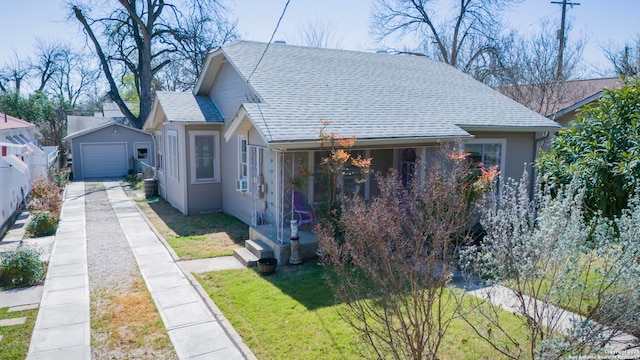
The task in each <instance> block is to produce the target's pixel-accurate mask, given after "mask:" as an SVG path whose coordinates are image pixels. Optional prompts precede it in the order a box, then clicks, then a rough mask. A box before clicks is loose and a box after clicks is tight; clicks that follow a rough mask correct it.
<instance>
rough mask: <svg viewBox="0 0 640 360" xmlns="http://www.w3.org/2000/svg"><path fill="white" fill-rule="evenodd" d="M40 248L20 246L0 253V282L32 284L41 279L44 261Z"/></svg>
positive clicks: (20, 284)
mask: <svg viewBox="0 0 640 360" xmlns="http://www.w3.org/2000/svg"><path fill="white" fill-rule="evenodd" d="M40 253H41V252H40V249H38V248H34V247H28V246H22V247H19V248H17V249H12V250H8V251H5V252H4V253H2V254H1V255H0V258H1V259H2V260H0V283H2V284H3V285H9V286H27V285H33V284H35V283H37V282H39V281H41V280H42V278H43V275H44V262H43V261H42V260H40Z"/></svg>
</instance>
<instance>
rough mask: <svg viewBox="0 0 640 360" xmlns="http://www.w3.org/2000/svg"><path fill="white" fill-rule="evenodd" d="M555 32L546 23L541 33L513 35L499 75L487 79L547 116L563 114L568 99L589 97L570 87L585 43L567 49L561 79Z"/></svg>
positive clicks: (579, 42)
mask: <svg viewBox="0 0 640 360" xmlns="http://www.w3.org/2000/svg"><path fill="white" fill-rule="evenodd" d="M555 28H556V26H555V25H552V24H550V23H548V22H543V23H542V26H541V31H540V32H539V33H535V34H528V35H522V34H519V33H516V32H512V33H511V34H510V35H509V36H508V42H507V43H505V45H504V51H503V52H502V54H501V56H500V58H499V59H498V66H497V67H496V71H494V73H493V74H491V76H490V77H489V78H488V79H487V80H488V81H487V82H488V83H489V84H490V85H492V86H495V87H496V88H497V89H498V91H500V92H502V93H503V94H505V95H507V96H509V97H510V98H512V99H513V100H515V101H517V102H519V103H521V104H523V105H525V106H527V107H528V108H530V109H531V110H533V111H535V112H537V113H539V114H542V115H544V116H547V115H551V114H553V113H555V112H557V111H558V110H560V109H559V106H560V104H563V103H565V102H566V101H567V100H568V99H573V98H576V101H577V99H582V97H584V95H586V94H583V93H579V92H580V89H576V88H572V87H570V85H569V84H567V80H570V79H572V78H575V77H576V74H577V72H578V71H577V70H578V63H579V61H580V59H581V57H582V51H583V48H584V41H583V40H582V39H578V40H576V41H573V42H571V43H569V44H567V45H566V46H565V49H564V56H563V63H564V64H563V66H562V74H560V77H558V72H557V69H558V50H559V49H558V46H559V45H558V41H557V36H556V30H555ZM567 31H568V30H567Z"/></svg>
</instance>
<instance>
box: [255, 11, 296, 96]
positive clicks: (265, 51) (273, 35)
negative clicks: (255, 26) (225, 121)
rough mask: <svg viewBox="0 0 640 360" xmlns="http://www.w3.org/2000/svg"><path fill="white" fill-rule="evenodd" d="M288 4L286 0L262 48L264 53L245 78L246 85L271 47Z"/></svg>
mask: <svg viewBox="0 0 640 360" xmlns="http://www.w3.org/2000/svg"><path fill="white" fill-rule="evenodd" d="M290 2H291V0H287V3H286V4H284V9H282V14H280V18H279V19H278V23H277V24H276V28H275V29H273V32H272V33H271V38H270V39H269V42H268V43H267V46H266V47H265V48H264V51H263V52H262V55H261V56H260V59H258V63H257V64H256V67H254V68H253V71H252V72H251V74H250V75H249V77H248V78H247V83H248V82H249V80H250V79H251V77H252V76H253V74H254V73H255V72H256V69H258V65H260V62H261V61H262V58H264V55H265V54H266V53H267V50H268V49H269V45H271V42H272V41H273V38H274V37H275V36H276V32H277V31H278V28H279V27H280V22H281V21H282V18H283V17H284V14H285V13H286V12H287V7H289V3H290Z"/></svg>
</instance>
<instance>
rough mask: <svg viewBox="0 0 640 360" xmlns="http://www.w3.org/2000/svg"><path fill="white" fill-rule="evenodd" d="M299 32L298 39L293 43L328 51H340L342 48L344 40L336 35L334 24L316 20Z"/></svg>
mask: <svg viewBox="0 0 640 360" xmlns="http://www.w3.org/2000/svg"><path fill="white" fill-rule="evenodd" d="M299 32H300V33H299V36H298V38H297V39H294V40H292V41H291V42H292V43H294V44H299V45H302V46H309V47H316V48H327V49H339V48H340V47H341V46H342V38H341V37H338V36H337V35H336V32H335V23H334V22H322V21H320V20H319V19H316V20H315V21H309V22H308V23H307V24H306V25H305V26H301V27H300V30H299Z"/></svg>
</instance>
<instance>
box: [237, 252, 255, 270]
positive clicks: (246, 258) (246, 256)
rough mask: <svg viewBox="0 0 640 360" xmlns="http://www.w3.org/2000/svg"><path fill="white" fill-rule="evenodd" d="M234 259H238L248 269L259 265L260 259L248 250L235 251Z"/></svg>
mask: <svg viewBox="0 0 640 360" xmlns="http://www.w3.org/2000/svg"><path fill="white" fill-rule="evenodd" d="M233 257H235V258H236V259H238V261H240V263H242V265H244V266H246V267H253V266H257V265H258V257H257V256H255V255H253V253H251V251H249V250H247V248H237V249H233Z"/></svg>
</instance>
